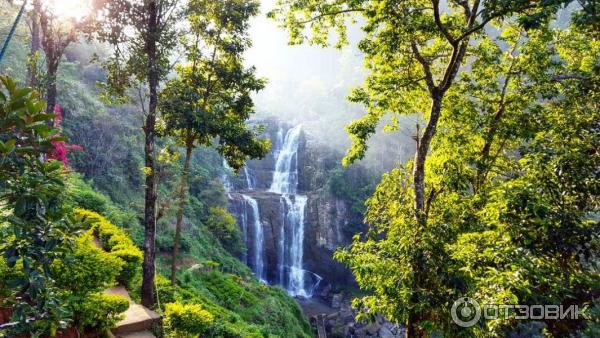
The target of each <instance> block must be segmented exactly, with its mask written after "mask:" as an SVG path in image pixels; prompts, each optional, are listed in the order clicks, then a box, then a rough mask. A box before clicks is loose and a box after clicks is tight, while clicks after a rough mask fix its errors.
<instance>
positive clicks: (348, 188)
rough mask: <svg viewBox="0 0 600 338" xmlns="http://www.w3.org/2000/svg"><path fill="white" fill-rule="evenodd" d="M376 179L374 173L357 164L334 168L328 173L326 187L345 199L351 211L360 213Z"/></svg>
mask: <svg viewBox="0 0 600 338" xmlns="http://www.w3.org/2000/svg"><path fill="white" fill-rule="evenodd" d="M376 179H377V177H376V176H375V174H374V173H371V172H368V171H366V169H364V168H361V167H358V166H353V167H347V168H336V169H334V170H332V171H331V173H330V174H329V177H328V180H327V188H328V189H329V191H330V192H331V193H332V194H333V195H334V196H335V197H338V198H341V199H343V200H345V201H347V202H348V203H349V205H350V208H351V209H352V211H354V212H357V213H361V214H362V213H364V212H365V201H366V200H367V198H368V197H369V196H371V195H372V194H373V191H375V186H376Z"/></svg>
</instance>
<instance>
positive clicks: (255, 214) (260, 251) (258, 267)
mask: <svg viewBox="0 0 600 338" xmlns="http://www.w3.org/2000/svg"><path fill="white" fill-rule="evenodd" d="M242 196H243V197H244V201H245V202H246V204H247V205H249V206H250V211H251V212H252V221H253V222H252V227H253V229H252V230H253V232H254V236H253V241H254V252H253V254H252V262H251V263H252V268H253V271H254V274H255V275H256V278H258V279H259V280H260V281H263V282H266V279H265V263H264V259H263V258H264V251H265V250H264V247H265V245H264V238H265V236H264V231H263V226H262V223H261V221H260V212H259V209H258V203H257V202H256V200H255V199H254V198H252V197H250V196H248V195H242Z"/></svg>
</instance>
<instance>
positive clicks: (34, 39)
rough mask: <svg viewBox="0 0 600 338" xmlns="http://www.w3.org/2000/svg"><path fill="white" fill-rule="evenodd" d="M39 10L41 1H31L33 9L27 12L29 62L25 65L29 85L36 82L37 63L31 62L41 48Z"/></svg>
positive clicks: (33, 84) (32, 85)
mask: <svg viewBox="0 0 600 338" xmlns="http://www.w3.org/2000/svg"><path fill="white" fill-rule="evenodd" d="M40 11H41V3H40V0H34V1H33V10H32V11H31V13H30V14H29V16H30V20H31V50H30V52H29V63H28V65H27V83H28V84H29V86H31V87H34V86H35V85H36V83H37V78H36V75H37V70H36V69H35V68H36V66H37V64H36V63H33V61H36V62H37V60H35V59H34V57H35V55H36V53H38V52H39V51H40V49H41V48H42V40H41V35H40V34H41V32H40Z"/></svg>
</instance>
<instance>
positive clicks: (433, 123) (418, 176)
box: [413, 93, 443, 226]
mask: <svg viewBox="0 0 600 338" xmlns="http://www.w3.org/2000/svg"><path fill="white" fill-rule="evenodd" d="M442 98H443V96H442V94H441V93H434V95H433V97H432V103H431V113H430V114H429V121H428V123H427V127H426V128H425V132H424V133H423V136H421V137H419V136H417V137H418V142H417V151H416V154H415V164H414V169H413V180H414V182H413V185H414V189H415V205H414V207H415V218H416V220H417V222H418V224H419V225H421V226H425V225H426V224H427V215H426V213H425V159H426V158H427V153H428V152H429V146H430V144H431V140H432V139H433V136H434V135H435V131H436V128H437V123H438V120H439V118H440V113H441V111H442Z"/></svg>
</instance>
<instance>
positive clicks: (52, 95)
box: [46, 56, 58, 114]
mask: <svg viewBox="0 0 600 338" xmlns="http://www.w3.org/2000/svg"><path fill="white" fill-rule="evenodd" d="M46 57H47V59H48V62H47V68H48V73H47V74H46V78H47V81H48V84H47V86H46V103H47V104H46V113H48V114H52V113H54V107H55V106H56V96H57V90H56V79H57V76H58V75H57V74H58V62H53V60H51V59H50V57H48V56H46Z"/></svg>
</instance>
